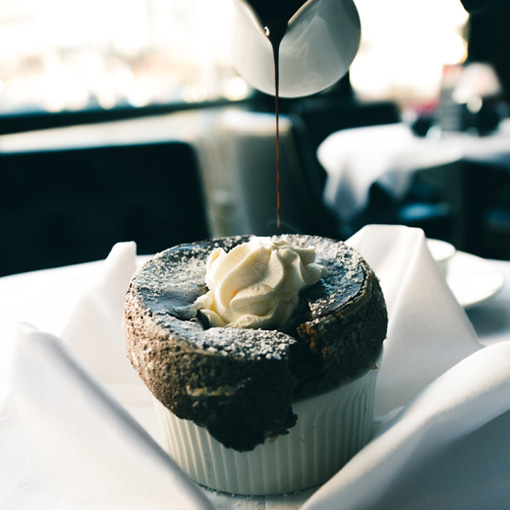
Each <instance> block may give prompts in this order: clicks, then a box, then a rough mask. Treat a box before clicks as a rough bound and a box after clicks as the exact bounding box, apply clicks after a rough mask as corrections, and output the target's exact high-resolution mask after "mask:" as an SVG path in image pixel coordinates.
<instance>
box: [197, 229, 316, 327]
mask: <svg viewBox="0 0 510 510" xmlns="http://www.w3.org/2000/svg"><path fill="white" fill-rule="evenodd" d="M314 261H315V249H314V248H313V247H307V248H298V247H295V246H292V245H291V243H290V240H289V238H288V237H283V238H280V239H279V240H276V241H272V240H271V239H270V238H268V237H253V238H252V239H251V240H250V241H249V242H247V243H243V244H241V245H239V246H236V247H235V248H234V249H233V250H231V251H230V252H228V253H227V252H225V250H223V249H222V248H216V249H215V250H213V251H212V252H211V254H210V255H209V258H208V259H207V265H206V276H205V283H206V285H207V288H208V289H209V291H208V292H207V293H206V294H204V295H203V296H201V297H199V298H198V299H197V300H196V301H195V303H194V305H193V307H194V308H195V309H196V310H197V311H198V310H200V311H201V312H202V313H203V314H204V315H205V316H206V317H207V319H208V320H209V323H210V325H211V326H228V327H235V328H273V327H277V326H281V325H283V324H284V323H285V322H286V321H287V320H288V319H289V318H290V316H291V314H292V312H293V311H294V309H295V308H296V306H297V304H298V301H299V291H300V290H301V289H303V288H304V287H308V286H310V285H313V284H315V283H317V282H318V281H319V280H320V279H321V278H322V276H324V275H325V273H326V269H325V267H323V266H322V265H320V264H318V263H316V262H314Z"/></svg>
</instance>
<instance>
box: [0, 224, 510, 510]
mask: <svg viewBox="0 0 510 510" xmlns="http://www.w3.org/2000/svg"><path fill="white" fill-rule="evenodd" d="M350 242H351V243H352V244H353V245H354V246H356V247H357V248H358V249H359V250H360V251H361V253H362V254H363V255H364V256H365V257H366V258H367V260H368V261H369V263H370V264H371V265H372V266H373V267H374V269H375V270H376V272H377V274H378V275H379V277H380V278H381V283H382V286H383V289H384V292H385V296H386V299H387V303H388V308H389V313H390V327H389V332H388V340H387V342H386V348H385V355H384V360H383V363H382V368H381V372H380V374H379V380H378V390H377V414H378V416H379V419H378V421H377V422H376V423H375V424H374V426H375V428H374V431H375V435H374V439H373V441H372V442H371V443H370V444H369V445H368V446H367V447H366V448H364V449H363V450H362V451H361V452H360V453H359V454H358V455H357V456H356V457H354V459H352V461H351V462H350V463H349V464H348V465H347V466H346V467H345V468H344V469H342V470H341V471H340V472H339V473H338V474H337V475H336V476H335V477H334V478H333V479H332V480H331V481H330V482H328V483H327V484H326V485H324V486H323V487H322V488H321V489H319V490H318V491H316V492H315V493H314V494H313V495H312V494H311V493H312V492H313V491H305V492H303V493H300V494H297V495H290V496H278V497H276V496H275V497H268V498H245V497H232V496H229V495H222V494H215V493H214V492H211V491H204V490H202V489H198V488H197V487H196V486H195V485H194V484H193V483H191V482H190V481H189V479H187V477H186V476H183V474H182V473H181V472H180V471H179V470H178V469H177V468H176V466H175V465H174V464H173V462H172V461H171V459H170V458H169V457H167V456H166V454H164V452H163V451H162V450H161V449H160V448H159V447H158V445H157V443H156V442H155V441H154V439H153V438H155V439H156V440H157V437H158V434H157V430H156V427H155V426H154V417H153V414H152V409H151V407H150V406H149V405H146V404H147V402H148V400H147V394H146V390H145V388H144V387H143V386H142V385H141V383H139V381H138V380H137V379H136V378H135V377H134V376H133V373H132V372H131V371H130V370H127V368H129V365H128V363H127V361H126V359H125V356H124V355H123V353H122V335H121V330H120V320H121V316H122V299H123V294H124V290H125V286H126V285H127V281H128V280H129V277H130V274H131V272H132V270H133V268H134V266H135V262H136V259H135V255H134V245H133V244H124V245H118V246H116V247H115V249H114V250H113V252H112V254H111V255H110V257H109V258H108V259H107V261H106V262H97V263H90V264H82V265H78V266H72V267H67V268H59V269H52V270H46V271H38V272H34V273H28V274H23V275H17V276H12V277H6V278H2V279H0V299H1V303H2V307H1V310H0V314H1V315H0V319H1V321H2V326H3V328H2V337H1V342H0V346H1V349H2V350H1V352H0V355H1V364H0V374H1V375H2V379H1V381H2V384H1V385H0V387H2V388H3V390H4V391H3V403H2V406H1V407H0V427H1V428H2V430H1V435H0V451H1V452H2V454H1V455H0V507H1V508H38V509H39V508H41V509H43V508H44V509H46V508H52V509H72V508H90V509H96V508H108V509H110V508H128V509H138V508H151V509H152V508H211V507H215V508H241V509H243V508H245V509H250V510H251V509H252V508H253V509H255V508H263V507H265V508H275V509H282V510H283V509H289V508H298V507H300V506H301V505H304V506H303V508H306V509H308V510H311V509H314V510H315V509H320V510H322V509H325V508H331V509H333V508H335V509H337V508H342V509H343V508H345V509H354V508H374V509H378V510H379V509H384V508H391V509H398V508H413V509H416V508H434V509H437V508H445V509H446V508H448V509H452V508H459V509H461V508H462V509H465V508H477V509H478V508H493V509H499V508H507V507H508V501H510V489H509V488H510V461H509V459H510V438H509V435H508V427H510V412H509V409H510V391H509V389H510V368H509V367H510V342H509V341H508V340H510V318H509V314H508V313H507V311H508V308H509V305H510V291H509V284H508V282H509V281H510V267H509V266H510V263H508V262H507V263H499V264H498V263H495V265H496V266H497V267H498V268H500V269H501V270H502V271H504V273H505V278H506V285H505V287H504V288H503V290H502V291H501V292H500V293H499V294H498V295H496V296H495V297H494V298H492V299H491V300H489V301H487V302H486V303H484V304H482V305H480V307H478V308H473V309H472V310H470V311H469V318H471V319H472V321H473V324H474V326H475V328H476V331H478V332H479V333H480V338H479V339H478V338H477V335H476V331H475V330H474V329H473V328H472V325H471V322H470V321H469V320H468V316H467V315H466V314H465V313H464V311H463V310H462V309H461V308H460V306H459V305H458V304H457V303H456V301H455V299H454V297H453V295H452V294H451V292H449V289H448V287H447V286H446V283H445V282H444V279H442V275H441V273H440V272H439V270H438V269H437V267H436V266H435V264H434V262H433V260H432V258H431V256H430V253H429V252H428V250H427V248H426V243H425V240H424V238H423V234H422V233H421V231H419V230H415V229H407V228H403V227H385V226H377V227H367V228H365V229H364V230H363V231H362V232H360V233H358V234H357V235H356V236H354V238H353V239H351V240H350ZM138 261H139V259H138ZM19 321H28V322H30V323H32V324H33V325H35V326H36V327H37V328H39V330H40V331H34V329H33V328H30V327H23V328H22V329H21V331H20V332H18V333H17V334H16V329H17V324H18V323H19ZM48 332H49V333H52V334H55V335H57V336H60V337H62V338H63V339H64V342H62V341H61V340H60V339H59V338H56V337H54V336H52V335H48ZM479 340H480V341H479ZM484 345H487V347H484ZM13 353H14V364H12V363H11V359H10V358H11V355H12V354H13ZM8 366H10V367H11V369H12V370H11V372H12V376H11V386H12V390H11V391H9V388H8V385H7V379H6V377H5V375H6V370H7V367H8ZM140 425H141V426H140ZM204 494H205V497H204Z"/></svg>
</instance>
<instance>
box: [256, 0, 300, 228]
mask: <svg viewBox="0 0 510 510" xmlns="http://www.w3.org/2000/svg"><path fill="white" fill-rule="evenodd" d="M305 2H306V0H286V1H278V0H276V1H275V0H250V1H249V3H250V4H251V5H252V7H253V9H254V10H255V12H256V13H257V14H258V15H259V17H260V20H261V21H262V26H263V27H264V30H265V33H266V35H267V38H268V39H269V42H270V43H271V46H272V48H273V61H274V88H275V95H274V98H275V116H276V227H277V228H278V229H279V228H280V106H279V95H280V44H281V42H282V39H283V37H284V35H285V32H286V31H287V26H288V23H289V20H290V18H292V16H293V15H294V14H295V13H296V12H297V10H298V9H299V8H300V7H301V6H302V5H303V4H304V3H305Z"/></svg>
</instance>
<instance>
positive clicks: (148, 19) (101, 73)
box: [0, 0, 249, 113]
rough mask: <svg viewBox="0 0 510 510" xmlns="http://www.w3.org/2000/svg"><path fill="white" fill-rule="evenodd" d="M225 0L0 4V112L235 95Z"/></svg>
mask: <svg viewBox="0 0 510 510" xmlns="http://www.w3.org/2000/svg"><path fill="white" fill-rule="evenodd" d="M232 11H233V8H232V4H231V0H214V1H211V0H171V1H169V0H73V1H72V2H69V1H66V0H45V1H41V0H0V113H17V112H33V111H48V112H60V111H78V110H84V109H90V108H100V109H110V108H114V107H118V106H135V107H142V106H148V105H157V104H168V103H172V102H201V101H209V100H218V99H242V98H243V97H246V95H247V94H248V93H249V89H248V87H247V85H246V83H245V82H244V81H243V80H242V79H240V78H239V77H238V76H237V74H236V73H235V71H234V69H233V67H232V63H231V61H230V49H229V46H228V39H229V31H230V23H231V16H232Z"/></svg>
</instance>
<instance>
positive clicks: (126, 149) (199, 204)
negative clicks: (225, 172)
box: [0, 142, 208, 275]
mask: <svg viewBox="0 0 510 510" xmlns="http://www.w3.org/2000/svg"><path fill="white" fill-rule="evenodd" d="M0 175H1V179H2V185H1V188H0V190H1V191H0V242H1V250H0V275H6V274H12V273H19V272H24V271H29V270H34V269H41V268H48V267H55V266H61V265H67V264H74V263H80V262H86V261H91V260H96V259H102V258H104V257H105V256H106V255H108V253H109V251H110V249H111V247H112V246H113V245H114V244H115V243H116V242H119V241H136V243H137V246H138V253H153V252H156V251H160V250H162V249H164V248H167V247H169V246H172V245H175V244H178V243H182V242H188V241H195V240H199V239H203V238H206V237H208V228H207V223H206V217H205V212H204V209H205V208H204V200H203V196H202V189H201V181H200V175H199V170H198V165H197V159H196V157H195V152H194V150H193V148H192V147H191V146H190V145H189V144H187V143H182V142H165V143H149V144H136V145H119V146H109V147H88V148H77V149H65V150H64V149H63V150H51V151H38V152H19V153H3V154H0Z"/></svg>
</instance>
